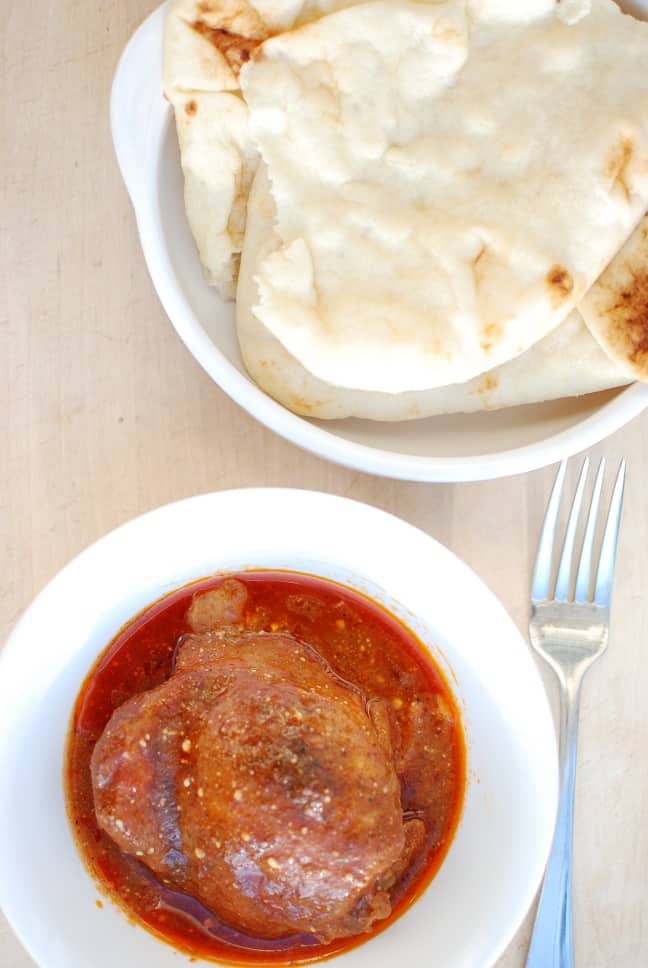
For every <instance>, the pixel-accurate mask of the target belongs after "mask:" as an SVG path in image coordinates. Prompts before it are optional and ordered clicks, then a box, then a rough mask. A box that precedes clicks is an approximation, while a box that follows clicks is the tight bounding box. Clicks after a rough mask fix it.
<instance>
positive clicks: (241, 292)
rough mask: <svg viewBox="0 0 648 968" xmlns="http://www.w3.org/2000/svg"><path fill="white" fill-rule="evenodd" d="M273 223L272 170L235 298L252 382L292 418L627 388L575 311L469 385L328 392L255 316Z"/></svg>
mask: <svg viewBox="0 0 648 968" xmlns="http://www.w3.org/2000/svg"><path fill="white" fill-rule="evenodd" d="M274 219H275V209H274V203H273V199H272V195H271V194H270V186H269V183H268V178H267V172H266V169H265V166H264V165H261V166H260V167H259V170H258V172H257V175H256V177H255V179H254V184H253V186H252V192H251V194H250V198H249V202H248V223H247V232H246V236H245V244H244V247H243V256H242V259H241V272H240V276H239V283H238V290H237V298H236V323H237V332H238V338H239V344H240V347H241V353H242V356H243V360H244V362H245V366H246V368H247V370H248V372H249V374H250V376H251V377H252V379H253V380H254V381H255V382H256V383H258V385H259V386H260V387H261V388H262V389H263V390H265V392H266V393H268V394H270V396H272V397H274V399H275V400H278V401H279V403H282V404H283V405H284V406H286V407H288V409H289V410H292V411H293V412H294V413H298V414H301V415H302V416H306V417H318V418H320V419H328V420H334V419H339V418H342V417H363V418H365V419H368V420H410V419H414V418H417V417H430V416H434V415H438V414H444V413H462V412H463V413H469V412H473V411H480V410H496V409H498V408H501V407H511V406H516V405H519V404H524V403H537V402H540V401H542V400H552V399H557V398H559V397H569V396H579V395H580V394H583V393H591V392H593V391H595V390H605V389H609V388H610V387H616V386H620V385H623V384H625V383H628V382H629V379H628V376H627V375H626V374H625V373H624V371H623V370H622V369H621V368H620V367H619V366H618V365H617V364H616V363H614V362H613V361H612V360H611V359H610V358H609V357H608V356H607V355H606V354H605V353H604V352H603V350H601V348H600V347H599V345H598V343H597V342H596V341H595V340H594V339H593V337H592V336H591V335H590V333H589V331H588V329H587V327H586V326H585V324H584V323H583V320H582V317H581V315H580V313H579V312H578V311H577V310H574V311H573V312H572V313H570V315H569V316H568V317H567V319H566V320H564V322H562V323H561V324H560V325H559V326H557V327H556V329H554V330H553V332H551V333H549V334H548V335H547V336H545V337H544V339H542V340H540V342H538V343H536V344H535V346H533V347H531V349H529V350H527V351H526V353H523V354H522V355H521V356H518V357H517V358H516V359H514V360H511V361H510V362H508V363H504V364H503V365H502V366H499V367H496V368H495V369H493V370H491V371H489V372H488V373H484V374H482V375H481V376H479V377H476V378H475V379H473V380H470V381H468V382H467V383H462V384H455V385H453V386H448V387H439V388H436V389H434V390H419V391H416V390H414V391H411V392H408V393H396V394H394V393H380V392H377V391H368V390H349V389H345V388H343V387H336V386H331V385H330V384H328V383H325V382H324V381H323V380H320V379H318V378H317V377H315V376H313V375H312V374H311V373H309V372H308V370H306V369H305V368H304V366H302V364H301V363H300V362H299V361H298V360H296V359H295V357H294V356H292V355H291V354H290V353H289V352H288V350H286V349H285V347H284V346H283V345H282V344H281V343H280V342H279V340H278V339H277V338H276V336H273V334H272V333H271V332H270V331H269V330H268V329H267V328H266V327H265V326H264V325H263V323H261V322H260V320H259V319H258V318H257V317H256V315H255V314H254V311H253V307H254V306H255V305H256V303H257V302H258V289H257V285H256V282H255V281H254V274H255V271H256V266H257V265H258V264H259V262H261V261H262V260H263V259H264V258H265V257H266V256H268V255H269V254H270V253H272V252H274V251H276V250H277V248H278V247H279V246H280V245H281V240H280V238H279V236H278V235H277V233H276V231H275V228H274Z"/></svg>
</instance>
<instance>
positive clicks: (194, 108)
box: [184, 100, 198, 118]
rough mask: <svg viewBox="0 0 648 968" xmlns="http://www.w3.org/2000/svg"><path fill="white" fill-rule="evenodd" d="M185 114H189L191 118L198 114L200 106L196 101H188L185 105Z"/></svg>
mask: <svg viewBox="0 0 648 968" xmlns="http://www.w3.org/2000/svg"><path fill="white" fill-rule="evenodd" d="M184 109H185V114H188V115H189V117H190V118H192V117H194V115H196V114H198V105H197V103H196V102H195V101H193V100H192V101H187V103H186V104H185V108H184Z"/></svg>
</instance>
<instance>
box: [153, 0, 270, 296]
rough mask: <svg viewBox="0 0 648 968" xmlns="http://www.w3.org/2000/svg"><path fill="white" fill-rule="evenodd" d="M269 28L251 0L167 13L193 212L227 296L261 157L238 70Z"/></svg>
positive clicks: (206, 0)
mask: <svg viewBox="0 0 648 968" xmlns="http://www.w3.org/2000/svg"><path fill="white" fill-rule="evenodd" d="M267 36H268V30H267V28H266V25H265V23H264V21H263V20H262V18H261V16H260V14H259V13H258V12H257V10H256V9H255V8H254V7H253V6H252V5H251V4H249V3H247V2H246V0H176V2H175V3H174V4H172V6H171V8H170V10H169V13H168V15H167V20H166V29H165V42H164V91H165V94H166V96H167V98H168V99H169V101H170V102H171V104H172V105H173V109H174V112H175V120H176V128H177V132H178V142H179V146H180V157H181V164H182V170H183V174H184V180H185V190H184V194H185V209H186V212H187V219H188V221H189V227H190V229H191V232H192V235H193V237H194V240H195V242H196V246H197V248H198V253H199V256H200V261H201V263H202V266H203V269H204V272H205V275H206V278H207V280H208V282H209V283H210V284H212V285H215V286H216V287H217V288H218V290H219V292H220V294H221V295H222V296H223V298H224V299H233V298H234V292H235V287H236V280H237V277H238V268H239V262H240V253H241V248H242V245H243V236H244V234H245V211H246V207H247V196H248V193H249V189H250V185H251V183H252V178H253V177H254V172H255V170H256V166H257V163H258V154H257V151H256V148H255V147H254V145H253V144H252V141H251V139H250V136H249V130H248V110H247V106H246V104H245V101H244V100H243V98H242V97H241V95H240V88H239V82H238V76H239V72H240V70H241V68H242V66H243V65H244V64H245V63H247V61H248V60H250V58H251V56H252V54H253V53H254V50H255V49H256V48H257V47H258V45H259V44H260V43H261V42H262V40H263V39H264V38H265V37H267Z"/></svg>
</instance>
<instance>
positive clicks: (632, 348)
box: [581, 214, 648, 382]
mask: <svg viewBox="0 0 648 968" xmlns="http://www.w3.org/2000/svg"><path fill="white" fill-rule="evenodd" d="M581 310H582V313H583V316H584V318H585V322H586V323H587V325H588V327H589V329H590V331H591V332H592V333H593V335H594V336H595V337H596V339H597V340H598V341H599V343H600V344H601V346H602V347H603V349H604V350H605V352H606V353H607V354H608V356H610V357H611V358H612V359H613V360H615V361H616V363H617V364H618V365H619V366H620V367H621V369H622V370H623V372H624V373H625V374H626V376H627V378H628V379H629V380H642V381H644V382H645V381H648V214H646V215H645V216H644V218H643V219H642V221H641V222H640V223H639V227H638V228H637V230H636V232H635V233H634V234H633V235H632V236H631V237H630V239H628V241H627V243H626V244H625V245H624V247H623V248H622V249H621V251H620V252H619V254H618V255H617V256H616V258H615V259H614V261H613V262H612V263H611V264H610V265H609V266H608V268H607V269H606V270H605V272H604V273H603V275H602V276H601V277H600V279H599V281H598V284H597V285H596V286H593V287H592V289H590V291H589V292H588V293H587V295H586V296H585V298H584V299H583V301H582V303H581Z"/></svg>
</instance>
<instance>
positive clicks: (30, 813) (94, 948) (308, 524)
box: [0, 490, 557, 968]
mask: <svg viewBox="0 0 648 968" xmlns="http://www.w3.org/2000/svg"><path fill="white" fill-rule="evenodd" d="M254 566H261V567H280V568H289V569H293V570H298V571H305V572H309V573H312V574H317V575H321V576H324V577H329V578H333V579H337V580H338V581H341V582H343V583H346V584H347V585H351V586H353V587H356V588H359V589H360V590H362V591H365V592H367V593H369V594H370V595H371V596H372V597H374V599H376V600H378V601H380V602H382V603H384V604H385V605H387V607H389V608H390V609H392V611H395V612H396V613H397V614H399V615H400V616H401V617H403V618H404V620H405V621H406V622H407V623H408V624H409V626H410V627H412V628H414V630H415V631H417V632H418V634H419V635H420V636H421V637H422V638H423V640H424V641H425V642H426V643H427V644H428V645H429V648H430V651H431V652H432V654H433V655H434V656H435V657H436V659H437V660H438V661H439V663H440V664H441V666H442V668H443V669H444V670H445V671H446V673H447V675H448V680H449V682H450V683H451V685H452V688H453V690H454V692H455V696H456V698H457V700H458V702H459V705H460V708H461V710H462V715H463V724H464V729H465V733H466V740H467V777H468V778H467V789H466V798H465V803H464V809H463V814H462V818H461V821H460V824H459V828H458V830H457V833H456V836H455V838H454V840H453V843H452V845H451V848H450V850H449V853H448V855H447V857H446V860H445V862H444V864H443V866H442V867H441V870H440V871H439V873H438V874H437V876H436V877H435V879H434V880H433V881H432V883H431V885H430V886H429V887H428V889H427V890H426V891H425V893H424V894H423V896H422V897H421V898H420V899H419V900H418V901H417V902H416V903H415V904H414V905H413V907H412V908H411V909H410V910H409V911H408V912H407V913H406V914H405V915H404V916H403V917H401V918H400V920H398V921H397V922H396V923H395V924H393V925H392V926H391V927H389V928H388V929H387V930H386V931H385V932H384V933H383V934H381V935H378V936H377V937H376V938H374V939H373V940H370V941H368V942H367V943H366V944H364V945H362V946H360V947H359V948H356V949H354V950H352V951H350V952H348V953H345V954H343V955H340V956H339V957H338V959H337V962H339V964H340V968H391V966H393V965H394V964H398V963H400V962H403V961H405V962H406V963H407V965H408V966H409V968H423V966H424V965H429V964H430V963H431V962H430V959H431V958H433V961H434V963H435V964H437V965H442V966H443V968H483V966H488V965H491V964H492V963H493V962H494V961H495V960H496V958H497V957H498V956H499V955H500V953H501V952H502V951H503V950H504V948H505V947H506V946H507V944H508V943H509V941H510V940H511V938H512V937H513V934H514V932H515V930H516V928H517V927H518V926H519V924H520V922H521V920H522V919H523V917H524V915H525V913H526V911H527V909H528V907H529V905H530V904H531V901H532V899H533V896H534V892H535V890H536V888H537V886H538V884H539V881H540V878H541V875H542V871H543V867H544V864H545V861H546V858H547V855H548V851H549V847H550V841H551V836H552V829H553V823H554V816H555V807H556V801H557V768H556V751H555V742H554V732H553V725H552V719H551V715H550V711H549V708H548V704H547V700H546V697H545V693H544V690H543V687H542V684H541V680H540V677H539V675H538V672H537V670H536V668H535V665H534V663H533V661H532V659H531V657H530V654H529V651H528V649H527V647H526V645H525V643H524V641H523V639H522V638H521V636H520V634H519V632H518V631H517V630H516V628H515V626H514V625H513V623H512V621H511V620H510V618H509V617H508V615H507V614H506V612H505V611H504V609H503V608H502V606H501V605H500V604H499V603H498V602H497V600H496V599H495V598H494V596H493V595H492V593H491V592H490V591H489V590H488V589H487V588H486V587H485V586H484V585H483V584H482V583H481V582H480V581H479V579H478V578H477V577H476V576H475V575H474V574H473V573H472V572H471V571H470V570H469V569H468V568H467V567H466V566H465V565H464V564H462V563H461V562H460V561H459V560H458V559H457V558H455V557H454V556H453V555H452V554H451V553H450V552H449V551H447V550H446V549H445V548H443V547H442V546H441V545H439V544H437V542H436V541H434V540H433V539H432V538H430V537H429V536H427V535H425V534H423V533H422V532H420V531H418V530H416V529H415V528H413V527H411V526H410V525H408V524H405V523H404V522H403V521H400V520H399V519H397V518H394V517H392V516H391V515H388V514H385V513H384V512H382V511H378V510H376V509H375V508H371V507H368V506H366V505H363V504H357V503H355V502H352V501H348V500H344V499H342V498H338V497H332V496H329V495H324V494H317V493H312V492H306V491H291V490H242V491H226V492H222V493H219V494H207V495H204V496H202V497H194V498H191V499H189V500H186V501H182V502H180V503H178V504H172V505H169V506H167V507H163V508H161V509H159V510H157V511H153V512H151V513H150V514H147V515H145V516H144V517H141V518H137V519H136V520H134V521H132V522H130V523H129V524H126V525H124V526H123V527H121V528H119V529H118V530H116V531H114V532H112V533H111V534H109V535H108V536H107V537H105V538H103V539H102V540H101V541H99V542H98V543H97V544H95V545H93V546H92V547H91V548H89V549H88V550H87V551H85V552H84V553H83V554H81V555H80V556H79V557H78V558H76V559H75V560H74V561H73V562H72V563H71V564H69V565H68V566H67V567H66V568H65V569H64V570H63V571H62V572H61V573H60V574H59V575H58V576H57V577H56V578H55V579H54V580H53V581H52V582H51V583H50V584H49V585H48V586H47V587H46V588H45V590H44V591H43V592H42V593H41V594H40V595H39V596H38V598H37V599H36V600H35V602H34V603H33V604H32V606H31V607H30V608H29V610H28V611H27V613H26V614H25V616H24V617H23V619H22V620H21V622H20V623H19V625H18V626H17V628H16V629H15V631H14V633H13V635H12V636H11V638H10V639H9V642H8V643H7V645H6V647H5V649H4V651H3V652H2V655H1V656H0V777H2V786H1V787H0V830H2V831H3V847H2V863H1V864H0V906H1V907H2V908H3V910H4V912H5V914H6V916H7V917H8V919H9V920H10V922H11V923H12V925H13V927H14V929H15V930H16V932H17V933H18V935H19V937H20V938H21V940H22V942H23V944H24V945H25V947H26V948H27V949H28V950H29V951H30V953H31V954H32V956H33V958H34V959H35V961H36V962H37V963H38V964H39V965H40V966H41V968H89V966H92V968H114V966H115V965H120V964H121V965H125V966H126V968H132V966H136V965H146V966H147V968H177V966H178V960H177V953H176V952H174V950H173V949H172V948H170V947H168V946H167V945H166V944H164V943H162V942H161V941H159V940H157V939H156V938H155V937H154V936H153V935H151V934H149V933H148V932H147V931H145V930H144V929H143V928H140V927H135V928H134V927H133V926H132V925H131V924H130V923H129V921H128V920H127V918H126V917H125V915H124V914H123V913H122V912H121V911H120V910H119V909H118V908H117V907H116V906H114V905H113V904H110V903H107V904H105V905H104V907H103V909H102V910H99V909H98V908H97V906H96V904H95V901H96V899H97V897H98V896H99V895H98V889H97V886H96V884H95V883H94V881H93V880H92V878H91V877H90V875H89V874H88V873H87V872H86V869H85V867H84V866H83V864H82V862H81V860H80V857H79V855H78V853H77V850H76V847H75V845H74V842H73V839H72V835H71V832H70V828H69V825H68V821H67V818H66V813H65V806H64V799H63V788H62V764H63V750H64V742H65V737H66V732H67V728H68V722H69V717H70V713H71V710H72V706H73V704H74V701H75V697H76V695H77V693H78V690H79V687H80V685H81V683H82V681H83V679H84V677H85V675H86V673H87V671H88V670H89V668H90V667H91V665H92V663H93V661H94V660H95V658H96V657H97V655H98V654H99V653H100V652H101V651H102V649H103V648H104V647H105V645H106V644H107V643H108V642H109V641H110V639H111V638H112V636H113V635H114V634H115V633H116V632H117V631H118V630H119V628H120V627H121V626H122V625H123V624H124V623H125V622H126V621H127V620H128V619H129V618H130V617H131V616H133V615H134V614H135V613H137V612H138V611H139V610H140V609H142V608H143V607H144V606H145V605H147V604H148V603H150V602H153V601H154V600H156V599H157V598H158V597H159V596H161V595H162V594H164V593H166V592H168V591H170V590H171V589H174V588H177V587H179V586H182V585H184V584H185V583H187V582H188V581H190V580H191V579H194V578H198V577H201V576H204V575H208V574H210V573H212V572H215V571H219V570H230V569H244V568H249V567H254ZM337 962H336V963H337ZM201 963H202V962H201Z"/></svg>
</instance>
